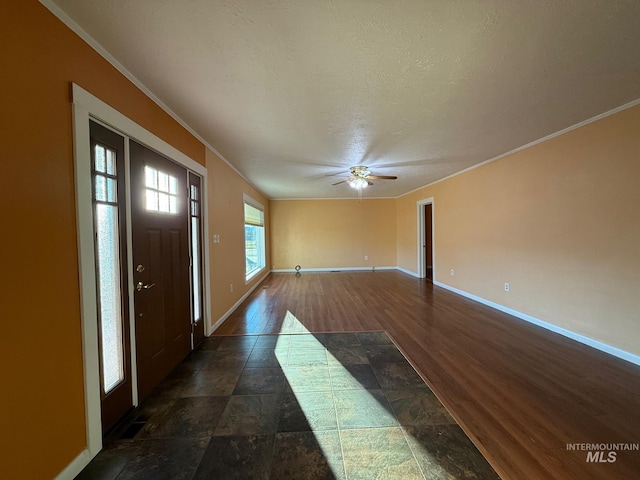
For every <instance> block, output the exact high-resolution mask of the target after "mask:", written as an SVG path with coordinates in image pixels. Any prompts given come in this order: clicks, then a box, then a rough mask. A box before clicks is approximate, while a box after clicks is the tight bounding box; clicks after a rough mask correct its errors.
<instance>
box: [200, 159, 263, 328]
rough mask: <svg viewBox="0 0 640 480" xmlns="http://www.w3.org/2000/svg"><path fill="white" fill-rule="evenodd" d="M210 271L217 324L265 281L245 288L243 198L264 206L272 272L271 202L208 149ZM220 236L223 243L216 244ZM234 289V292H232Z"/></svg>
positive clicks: (213, 313) (257, 278)
mask: <svg viewBox="0 0 640 480" xmlns="http://www.w3.org/2000/svg"><path fill="white" fill-rule="evenodd" d="M206 157H207V174H208V186H207V190H208V191H207V193H208V196H209V197H208V205H209V211H208V218H209V238H208V239H207V240H206V241H208V242H209V271H210V275H211V322H212V324H215V323H216V322H217V321H218V320H219V319H220V318H222V317H223V316H224V315H225V314H226V313H227V312H228V311H229V309H230V308H232V307H233V306H234V305H235V304H236V302H238V300H240V299H241V298H242V296H243V295H244V294H245V293H247V292H248V291H249V290H250V289H251V288H252V287H253V286H254V285H255V284H256V282H258V281H259V280H260V279H261V278H262V277H263V274H258V275H256V276H255V277H254V278H253V279H252V280H251V281H250V282H249V283H248V284H245V246H244V245H245V244H244V199H243V194H247V195H249V196H250V197H251V198H252V199H254V200H256V201H258V202H260V203H261V204H262V205H263V206H264V214H265V237H266V238H265V240H266V246H265V248H266V253H267V258H266V263H267V266H266V268H265V273H266V272H269V271H270V270H271V261H270V254H269V218H270V215H269V200H268V199H267V198H266V197H264V195H262V194H261V193H260V192H258V191H257V190H256V189H255V188H253V187H252V186H251V185H249V183H247V182H246V181H245V180H244V179H243V178H242V177H241V176H240V175H238V174H237V173H236V172H235V171H234V170H232V169H231V168H230V167H229V166H228V165H227V164H226V163H224V162H223V161H222V160H220V159H219V158H218V157H217V156H216V154H215V153H213V152H212V151H210V150H209V149H207V152H206ZM213 235H220V243H215V244H214V243H213V241H212V240H213ZM231 285H233V291H231V287H230V286H231Z"/></svg>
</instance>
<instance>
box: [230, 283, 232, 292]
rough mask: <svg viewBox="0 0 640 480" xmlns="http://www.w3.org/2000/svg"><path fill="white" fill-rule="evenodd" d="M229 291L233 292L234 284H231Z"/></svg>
mask: <svg viewBox="0 0 640 480" xmlns="http://www.w3.org/2000/svg"><path fill="white" fill-rule="evenodd" d="M229 291H230V292H233V283H230V284H229Z"/></svg>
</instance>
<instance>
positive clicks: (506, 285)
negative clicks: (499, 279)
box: [504, 282, 511, 292]
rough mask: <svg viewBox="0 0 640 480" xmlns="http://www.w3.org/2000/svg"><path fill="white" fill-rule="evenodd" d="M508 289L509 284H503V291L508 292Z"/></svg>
mask: <svg viewBox="0 0 640 480" xmlns="http://www.w3.org/2000/svg"><path fill="white" fill-rule="evenodd" d="M510 288H511V285H509V282H504V291H505V292H508V291H509V289H510Z"/></svg>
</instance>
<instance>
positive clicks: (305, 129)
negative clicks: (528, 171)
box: [43, 0, 640, 198]
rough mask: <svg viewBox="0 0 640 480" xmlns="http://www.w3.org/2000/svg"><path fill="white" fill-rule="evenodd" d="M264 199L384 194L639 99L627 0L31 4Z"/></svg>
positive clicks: (635, 11)
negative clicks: (94, 48)
mask: <svg viewBox="0 0 640 480" xmlns="http://www.w3.org/2000/svg"><path fill="white" fill-rule="evenodd" d="M43 1H45V3H51V1H53V3H54V4H55V5H57V6H58V7H59V8H60V9H61V10H62V11H63V12H64V13H66V15H68V16H69V17H70V18H71V19H72V20H73V21H74V22H75V23H77V25H79V26H80V27H81V28H82V29H83V30H84V31H85V32H87V33H88V34H89V35H90V36H91V37H92V38H93V39H94V40H95V41H96V42H97V43H98V44H99V45H100V46H101V47H102V48H104V50H106V51H107V52H108V53H109V54H110V55H111V56H112V57H113V58H114V59H115V60H116V61H117V62H119V63H120V64H121V65H122V66H124V68H125V69H127V70H128V71H129V72H130V73H131V74H132V75H133V76H135V77H136V78H137V79H138V80H139V81H140V82H141V83H142V84H143V85H144V86H145V87H146V89H148V90H149V91H150V92H152V93H153V94H154V95H155V96H156V97H157V98H159V99H160V100H161V101H162V102H163V103H164V104H165V105H166V106H167V107H168V108H169V109H170V110H172V111H173V112H175V114H177V116H178V117H179V118H181V119H182V120H183V121H184V122H185V123H186V124H187V125H189V126H190V127H191V129H192V130H194V131H195V132H196V133H197V134H198V135H199V136H200V137H201V138H202V139H204V140H205V141H206V142H207V143H208V144H209V145H211V146H212V147H213V148H215V149H216V150H217V151H218V152H219V153H220V154H222V155H223V156H224V158H225V159H226V160H227V161H228V162H229V163H231V164H232V165H233V166H234V167H235V168H236V169H237V170H238V171H239V172H241V173H242V174H243V175H244V176H245V177H246V178H247V179H248V180H249V181H250V182H251V183H253V185H255V186H256V187H257V188H258V189H260V190H261V191H262V192H264V193H265V194H266V195H267V196H269V197H271V198H340V197H352V196H354V195H355V192H354V191H353V190H352V189H350V188H349V187H348V186H347V185H346V184H341V185H338V186H332V185H331V184H332V183H335V182H338V181H340V180H341V179H342V177H340V176H334V175H339V174H342V175H343V177H345V176H346V172H347V171H348V168H349V167H350V166H352V165H367V166H368V167H369V169H370V170H371V172H372V174H374V175H376V174H377V175H397V176H398V180H395V181H392V180H380V181H375V182H374V183H375V185H374V186H373V187H370V188H369V189H367V190H365V192H364V196H365V197H395V196H398V195H401V194H404V193H406V192H409V191H411V190H414V189H416V188H419V187H421V186H423V185H426V184H428V183H431V182H433V181H435V180H438V179H440V178H443V177H445V176H448V175H451V174H453V173H455V172H458V171H460V170H463V169H465V168H467V167H469V166H472V165H474V164H477V163H480V162H483V161H485V160H488V159H490V158H493V157H495V156H498V155H500V154H502V153H505V152H507V151H510V150H512V149H515V148H517V147H520V146H522V145H525V144H527V143H529V142H532V141H534V140H537V139H540V138H542V137H544V136H546V135H549V134H551V133H554V132H557V131H559V130H562V129H564V128H566V127H569V126H571V125H574V124H576V123H579V122H581V121H584V120H586V119H589V118H591V117H593V116H595V115H598V114H600V113H603V112H605V111H607V110H610V109H613V108H615V107H618V106H620V105H623V104H625V103H628V102H630V101H633V100H636V99H638V98H640V2H639V1H637V0H631V1H587V0H573V1H567V0H565V1H560V0H544V1H541V0H532V1H526V2H525V1H522V2H521V1H509V0H502V1H496V0H492V1H488V0H482V1H469V0H461V1H454V0H448V1H429V0H407V1H392V0H388V1H370V0H361V1H354V0H350V1H321V0H309V1H266V0H251V1H240V0H236V1H221V0H135V1H131V0H90V1H88V0H43Z"/></svg>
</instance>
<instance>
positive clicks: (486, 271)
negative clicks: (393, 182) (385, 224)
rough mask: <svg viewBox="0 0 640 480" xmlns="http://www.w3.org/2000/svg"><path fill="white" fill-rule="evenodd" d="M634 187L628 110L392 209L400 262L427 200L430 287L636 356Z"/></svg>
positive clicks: (639, 143) (635, 152)
mask: <svg viewBox="0 0 640 480" xmlns="http://www.w3.org/2000/svg"><path fill="white" fill-rule="evenodd" d="M639 181H640V106H636V107H634V108H630V109H627V110H624V111H622V112H620V113H617V114H614V115H612V116H609V117H606V118H604V119H601V120H599V121H596V122H594V123H591V124H588V125H586V126H583V127H580V128H578V129H576V130H573V131H570V132H568V133H565V134H564V135H561V136H559V137H556V138H554V139H551V140H548V141H546V142H544V143H541V144H538V145H535V146H532V147H530V148H528V149H526V150H523V151H520V152H518V153H515V154H513V155H510V156H508V157H505V158H503V159H500V160H497V161H495V162H492V163H489V164H486V165H484V166H481V167H479V168H476V169H474V170H470V171H468V172H466V173H463V174H461V175H458V176H455V177H452V178H450V179H448V180H445V181H442V182H440V183H436V184H434V185H432V186H430V187H427V188H424V189H422V190H419V191H417V192H414V193H412V194H410V195H406V196H404V197H401V198H399V199H398V203H397V209H398V232H397V234H398V263H399V265H400V266H401V267H404V268H406V269H408V270H411V271H414V272H415V271H416V262H417V258H416V257H417V249H416V238H417V230H416V228H417V227H416V215H417V214H416V201H418V200H420V199H423V198H428V197H433V198H434V202H435V203H434V216H435V268H436V270H435V276H436V281H438V282H442V283H444V284H446V285H449V286H452V287H455V288H457V289H460V290H463V291H465V292H468V293H471V294H473V295H476V296H479V297H482V298H484V299H486V300H490V301H492V302H495V303H498V304H500V305H503V306H506V307H508V308H511V309H514V310H516V311H519V312H522V313H525V314H528V315H531V316H533V317H536V318H538V319H540V320H544V321H546V322H550V323H553V324H555V325H556V326H559V327H561V328H565V329H568V330H570V331H573V332H575V333H579V334H582V335H585V336H587V337H590V338H593V339H595V340H599V341H601V342H604V343H606V344H608V345H611V346H614V347H617V348H620V349H623V350H625V351H628V352H631V353H634V354H636V355H638V354H640V314H639V313H638V312H640V295H639V294H638V293H639V291H638V286H640V253H639V252H640V250H639V248H640V221H639V219H640V210H639V208H640V188H639V187H638V182H639ZM452 268H453V269H455V276H451V275H450V269H452ZM505 282H509V283H510V287H511V291H510V292H509V293H506V292H505V291H504V283H505Z"/></svg>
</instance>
